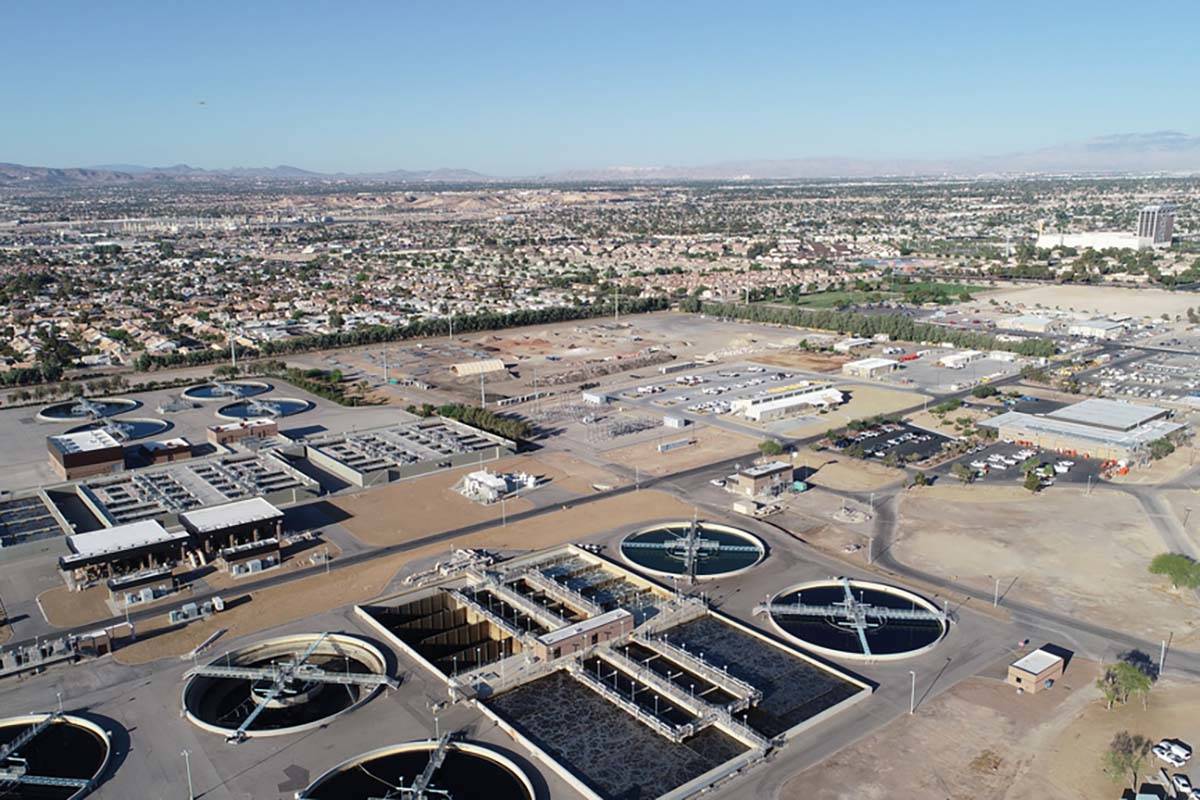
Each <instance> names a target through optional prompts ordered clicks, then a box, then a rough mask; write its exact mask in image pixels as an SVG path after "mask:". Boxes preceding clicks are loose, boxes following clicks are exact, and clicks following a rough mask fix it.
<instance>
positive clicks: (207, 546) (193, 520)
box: [179, 497, 283, 556]
mask: <svg viewBox="0 0 1200 800" xmlns="http://www.w3.org/2000/svg"><path fill="white" fill-rule="evenodd" d="M179 523H180V524H181V525H183V527H184V530H186V531H187V532H188V533H190V534H191V535H192V539H193V542H192V545H193V546H194V547H195V548H196V549H197V550H200V551H201V552H203V553H205V554H207V555H209V556H214V555H219V554H220V552H221V551H222V550H225V549H227V548H230V547H236V546H237V545H239V544H245V543H246V542H257V541H259V540H262V539H281V538H282V537H283V512H282V511H280V510H279V509H278V508H276V507H275V506H273V505H271V504H270V503H268V502H267V501H266V500H264V499H263V498H261V497H252V498H250V499H249V500H238V501H236V502H233V503H225V504H224V505H219V506H210V507H209V508H200V509H196V510H195V511H185V512H183V513H182V514H180V515H179Z"/></svg>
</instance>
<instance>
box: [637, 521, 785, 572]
mask: <svg viewBox="0 0 1200 800" xmlns="http://www.w3.org/2000/svg"><path fill="white" fill-rule="evenodd" d="M765 556H766V547H765V546H764V545H763V543H762V542H761V541H759V540H758V538H757V537H755V536H754V535H753V534H750V533H747V532H746V531H744V530H741V529H740V528H734V527H732V526H730V525H722V524H720V523H716V522H688V521H682V522H665V523H661V524H658V525H652V526H651V527H648V528H643V529H641V530H639V531H635V532H633V533H631V534H629V535H628V536H626V537H625V538H624V539H622V540H621V557H622V558H624V559H625V560H626V561H627V562H629V563H630V564H632V565H634V566H636V567H640V568H641V569H643V570H645V571H646V572H650V573H653V574H656V575H665V576H669V577H673V576H676V575H695V577H697V578H719V577H724V576H727V575H733V574H735V573H738V572H742V571H744V570H747V569H750V568H751V567H753V566H754V565H755V564H757V563H758V562H760V561H762V560H763V558H764V557H765Z"/></svg>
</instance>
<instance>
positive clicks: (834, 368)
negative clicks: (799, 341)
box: [750, 350, 852, 372]
mask: <svg viewBox="0 0 1200 800" xmlns="http://www.w3.org/2000/svg"><path fill="white" fill-rule="evenodd" d="M851 360H852V359H851V357H850V356H844V355H834V354H832V353H810V352H808V351H805V350H790V351H782V352H777V353H762V354H760V355H755V356H752V357H751V358H750V361H752V362H753V363H755V364H762V365H763V366H767V367H782V368H784V369H801V370H807V371H809V372H840V371H841V369H842V364H845V363H846V362H847V361H851Z"/></svg>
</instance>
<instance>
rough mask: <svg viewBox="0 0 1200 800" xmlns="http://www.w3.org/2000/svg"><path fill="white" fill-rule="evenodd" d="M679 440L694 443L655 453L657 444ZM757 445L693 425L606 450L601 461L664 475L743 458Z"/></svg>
mask: <svg viewBox="0 0 1200 800" xmlns="http://www.w3.org/2000/svg"><path fill="white" fill-rule="evenodd" d="M679 439H694V440H695V442H696V443H695V444H692V445H688V446H687V447H681V448H679V449H677V450H670V451H668V452H666V453H660V452H658V443H659V441H664V442H673V441H676V440H679ZM758 442H759V440H758V439H755V438H753V437H750V436H743V435H742V434H740V433H734V432H732V431H727V430H724V429H721V428H714V427H711V426H707V425H694V426H689V427H687V428H684V429H683V430H673V431H670V434H669V435H664V436H663V437H662V438H661V439H656V440H654V441H652V442H642V443H641V444H634V445H629V446H627V447H621V448H618V449H616V450H608V451H606V452H605V453H604V458H605V459H607V460H608V461H610V462H612V463H613V464H621V465H624V466H626V467H632V466H633V465H634V464H637V465H639V466H640V468H641V471H642V474H643V475H666V474H668V473H671V472H678V471H679V470H682V469H691V468H692V467H699V466H702V465H704V464H711V463H712V462H714V461H720V460H722V459H726V458H732V457H734V456H740V455H745V454H746V453H750V452H752V451H753V450H754V448H755V446H756V445H757V444H758Z"/></svg>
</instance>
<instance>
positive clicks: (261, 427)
mask: <svg viewBox="0 0 1200 800" xmlns="http://www.w3.org/2000/svg"><path fill="white" fill-rule="evenodd" d="M278 433H279V424H278V423H277V422H275V420H273V419H271V418H269V417H254V418H253V419H241V420H238V421H237V422H226V423H224V424H221V425H209V426H208V430H207V432H206V434H205V436H206V438H207V439H208V443H209V444H211V445H218V446H220V445H228V444H233V443H234V442H238V441H241V440H242V439H246V438H256V439H267V438H270V437H271V436H275V435H276V434H278Z"/></svg>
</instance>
